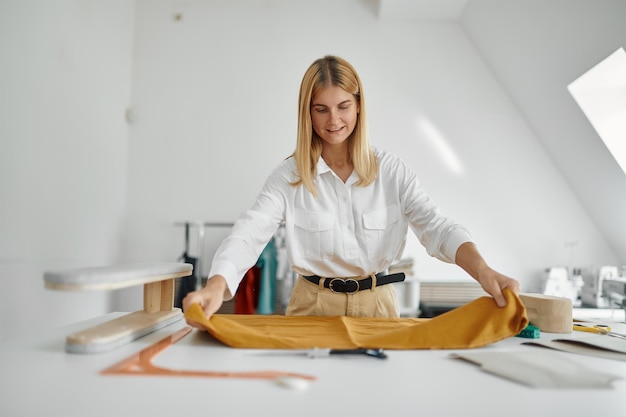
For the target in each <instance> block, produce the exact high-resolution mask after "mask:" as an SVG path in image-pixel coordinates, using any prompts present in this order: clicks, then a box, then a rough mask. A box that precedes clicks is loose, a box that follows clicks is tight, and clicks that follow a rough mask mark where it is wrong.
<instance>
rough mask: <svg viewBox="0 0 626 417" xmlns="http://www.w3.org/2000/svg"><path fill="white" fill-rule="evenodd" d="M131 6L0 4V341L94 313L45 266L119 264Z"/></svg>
mask: <svg viewBox="0 0 626 417" xmlns="http://www.w3.org/2000/svg"><path fill="white" fill-rule="evenodd" d="M133 10H134V7H133V4H132V2H127V1H124V0H119V1H83V0H76V1H17V0H16V1H3V2H2V3H0V60H1V61H2V64H1V65H0V91H1V92H2V93H1V94H0V199H1V204H0V282H1V283H2V286H3V287H2V290H1V291H0V329H1V331H0V339H4V338H10V337H13V336H18V335H25V334H29V333H32V332H33V331H37V330H39V329H43V328H46V327H51V326H56V325H60V324H64V323H69V322H74V321H77V320H82V319H85V318H88V317H93V316H97V315H101V314H103V313H106V312H108V311H109V309H110V298H111V295H110V294H108V293H100V292H96V293H93V292H91V293H66V292H60V291H51V290H45V289H44V284H43V279H42V274H43V271H45V270H48V269H57V268H58V269H64V268H70V267H78V266H95V265H103V264H113V263H117V262H119V259H120V257H119V255H120V254H119V252H120V235H121V233H122V231H123V222H124V216H125V193H126V178H127V149H128V128H127V126H126V122H125V119H124V114H125V108H126V107H127V106H128V104H129V101H130V100H129V98H130V76H131V72H130V64H131V48H132V33H133V32H132V29H133Z"/></svg>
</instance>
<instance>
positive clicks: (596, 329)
mask: <svg viewBox="0 0 626 417" xmlns="http://www.w3.org/2000/svg"><path fill="white" fill-rule="evenodd" d="M574 330H578V331H581V332H589V333H597V334H605V335H607V336H613V337H617V338H620V339H625V340H626V335H623V334H621V333H615V332H612V331H611V326H607V325H606V324H594V325H593V326H585V325H584V324H579V323H574Z"/></svg>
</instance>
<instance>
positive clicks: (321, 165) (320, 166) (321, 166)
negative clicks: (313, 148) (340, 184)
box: [317, 155, 359, 185]
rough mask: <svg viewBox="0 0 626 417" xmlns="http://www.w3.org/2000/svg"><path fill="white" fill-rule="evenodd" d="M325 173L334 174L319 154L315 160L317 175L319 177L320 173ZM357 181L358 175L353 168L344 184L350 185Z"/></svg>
mask: <svg viewBox="0 0 626 417" xmlns="http://www.w3.org/2000/svg"><path fill="white" fill-rule="evenodd" d="M325 173H329V174H330V175H334V176H336V175H335V173H334V172H333V170H332V169H331V168H330V167H329V166H328V164H327V163H326V161H324V158H322V156H321V155H320V157H319V159H318V160H317V176H318V177H319V176H320V175H322V174H325ZM358 181H359V176H358V175H357V173H356V171H355V170H352V173H351V174H350V176H349V177H348V180H347V181H346V185H352V184H354V183H356V182H358Z"/></svg>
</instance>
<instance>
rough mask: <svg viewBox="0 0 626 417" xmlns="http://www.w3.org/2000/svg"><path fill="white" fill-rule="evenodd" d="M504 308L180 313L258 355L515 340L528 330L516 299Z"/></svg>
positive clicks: (486, 300) (509, 295)
mask: <svg viewBox="0 0 626 417" xmlns="http://www.w3.org/2000/svg"><path fill="white" fill-rule="evenodd" d="M505 296H506V299H507V306H506V307H504V308H499V307H498V306H497V305H496V303H495V301H494V300H493V299H492V298H491V297H481V298H478V299H476V300H474V301H472V302H470V303H468V304H466V305H463V306H461V307H458V308H456V309H454V310H451V311H449V312H447V313H445V314H442V315H440V316H437V317H435V318H432V319H418V318H365V317H337V316H335V317H319V316H278V315H274V316H262V315H235V314H214V315H213V316H211V318H210V319H209V320H207V319H206V317H205V315H204V312H203V311H202V309H201V307H200V306H199V305H197V304H196V305H192V306H191V307H190V308H189V309H187V311H186V312H185V317H186V318H187V320H188V321H190V322H194V323H197V324H199V325H201V326H202V327H203V328H205V329H206V330H207V331H208V332H209V333H210V334H211V335H213V337H215V338H216V339H217V340H219V341H221V342H222V343H224V344H225V345H227V346H230V347H235V348H258V349H310V348H314V347H320V348H331V349H355V348H383V349H464V348H476V347H481V346H485V345H488V344H491V343H494V342H497V341H499V340H502V339H505V338H507V337H511V336H515V335H517V334H519V333H520V332H521V331H522V330H523V329H524V328H525V327H526V325H527V324H528V318H527V316H526V310H525V308H524V305H523V304H522V303H521V301H520V299H519V297H518V296H517V295H516V294H514V293H513V292H512V291H509V290H505Z"/></svg>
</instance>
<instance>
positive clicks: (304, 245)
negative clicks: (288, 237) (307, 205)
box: [294, 210, 335, 261]
mask: <svg viewBox="0 0 626 417" xmlns="http://www.w3.org/2000/svg"><path fill="white" fill-rule="evenodd" d="M294 214H295V215H294V224H295V237H296V242H297V243H296V244H297V245H298V246H299V248H300V250H299V252H300V253H301V254H302V255H303V256H304V257H305V258H307V259H312V260H316V261H328V260H330V259H332V258H333V255H334V252H335V250H334V249H335V248H334V242H335V241H334V236H333V226H334V219H333V215H332V213H321V212H312V211H306V210H296V211H295V213H294Z"/></svg>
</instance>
